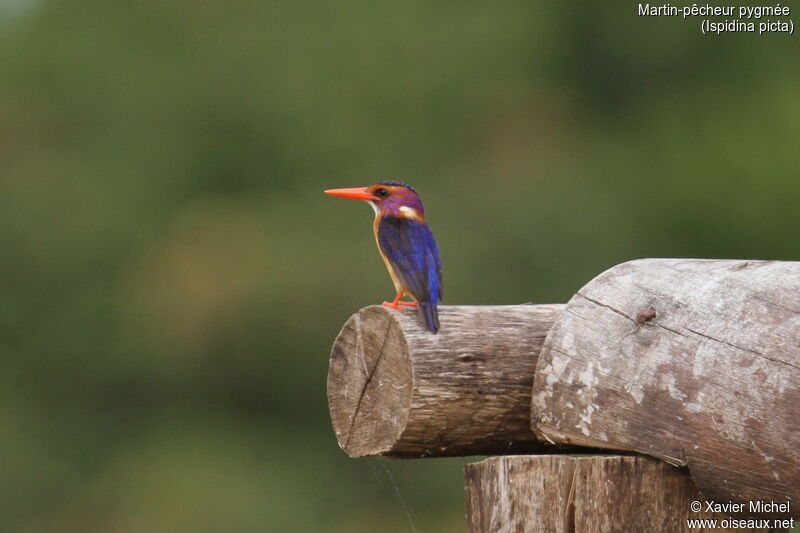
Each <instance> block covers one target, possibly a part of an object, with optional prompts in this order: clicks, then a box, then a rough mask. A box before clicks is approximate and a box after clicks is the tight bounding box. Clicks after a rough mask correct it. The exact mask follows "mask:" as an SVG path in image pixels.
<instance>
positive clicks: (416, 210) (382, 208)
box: [325, 181, 442, 333]
mask: <svg viewBox="0 0 800 533" xmlns="http://www.w3.org/2000/svg"><path fill="white" fill-rule="evenodd" d="M325 193H326V194H331V195H333V196H341V197H342V198H354V199H356V200H364V201H366V202H368V203H369V204H370V205H371V206H372V208H373V209H374V210H375V221H374V222H373V224H372V228H373V231H374V232H375V242H376V243H377V245H378V251H379V252H380V254H381V258H382V259H383V262H384V264H385V265H386V269H387V270H388V271H389V275H390V276H391V277H392V282H393V283H394V288H395V291H396V292H397V295H396V296H395V298H394V300H393V301H391V302H383V305H385V306H387V307H391V308H393V309H399V308H400V306H401V305H405V306H408V307H416V308H417V311H418V313H419V316H420V319H421V320H422V321H423V322H424V324H425V327H426V328H427V329H428V330H429V331H431V332H433V333H436V332H438V331H439V311H438V306H439V302H440V301H441V299H442V264H441V259H440V258H439V247H438V246H437V245H436V239H435V238H434V237H433V233H431V230H430V228H428V224H427V223H426V222H425V208H424V207H423V205H422V200H421V199H420V197H419V194H417V191H416V190H415V189H414V188H413V187H412V186H411V185H408V184H405V183H402V182H399V181H381V182H379V183H376V184H375V185H370V186H369V187H354V188H349V189H330V190H327V191H325ZM405 295H409V296H411V297H412V298H413V299H414V300H415V301H413V302H405V301H402V299H403V296H405Z"/></svg>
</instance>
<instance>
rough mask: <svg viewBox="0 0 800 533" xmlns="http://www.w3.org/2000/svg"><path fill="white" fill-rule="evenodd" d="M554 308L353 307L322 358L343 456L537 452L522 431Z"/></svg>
mask: <svg viewBox="0 0 800 533" xmlns="http://www.w3.org/2000/svg"><path fill="white" fill-rule="evenodd" d="M562 308H563V305H514V306H463V307H453V306H444V307H442V308H440V313H439V318H440V322H441V330H440V331H439V333H438V334H436V335H434V334H432V333H430V332H428V331H426V330H424V329H422V328H421V327H420V325H419V322H418V319H417V313H416V311H415V310H411V311H406V313H402V312H399V311H395V310H393V309H388V308H386V307H381V306H370V307H366V308H364V309H362V310H361V311H359V312H358V313H356V314H355V315H353V316H352V317H351V318H350V320H348V321H347V323H346V324H345V325H344V327H343V328H342V331H341V332H340V333H339V336H338V338H337V339H336V342H334V345H333V349H332V351H331V361H330V370H329V373H328V404H329V407H330V414H331V420H332V422H333V427H334V430H335V432H336V438H337V440H338V441H339V445H340V446H341V447H342V449H344V451H345V452H347V453H348V454H349V455H350V456H352V457H360V456H366V455H381V454H383V455H392V456H398V457H399V456H402V457H423V456H424V457H432V456H447V455H477V454H481V455H489V454H503V453H515V452H516V453H519V452H520V451H532V450H537V449H541V444H539V443H537V441H536V438H535V436H534V434H533V432H532V431H531V428H530V391H531V386H532V383H533V369H534V368H535V366H536V359H537V357H538V355H539V351H540V350H541V347H542V344H543V342H544V338H545V336H546V335H547V332H548V331H549V330H550V327H551V326H552V325H553V322H554V321H555V320H556V318H557V317H558V316H559V314H560V311H561V309H562Z"/></svg>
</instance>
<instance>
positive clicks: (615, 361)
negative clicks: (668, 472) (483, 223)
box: [531, 259, 800, 517]
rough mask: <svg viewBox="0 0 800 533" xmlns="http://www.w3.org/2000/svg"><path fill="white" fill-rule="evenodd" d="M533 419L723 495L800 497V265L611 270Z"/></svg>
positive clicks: (596, 287) (588, 298)
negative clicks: (641, 456)
mask: <svg viewBox="0 0 800 533" xmlns="http://www.w3.org/2000/svg"><path fill="white" fill-rule="evenodd" d="M531 415H532V418H531V420H532V427H533V429H534V430H535V431H536V432H537V433H538V434H539V435H540V436H541V437H543V438H547V439H550V440H552V441H554V442H559V443H572V444H580V445H585V446H594V447H601V448H606V449H618V450H626V451H637V452H641V453H645V454H649V455H652V456H654V457H658V458H661V459H663V460H665V461H668V462H670V463H672V464H675V465H680V466H688V467H689V470H690V472H691V475H692V477H693V478H694V480H695V483H696V485H697V487H698V488H699V490H700V491H701V492H702V493H703V494H704V495H705V496H706V497H707V498H710V499H714V500H717V501H728V500H733V501H738V502H747V501H750V500H752V501H759V500H765V501H775V502H783V503H785V502H786V501H787V500H789V499H791V500H792V501H794V502H800V263H796V262H773V261H729V260H696V259H689V260H686V259H681V260H678V259H658V260H655V259H649V260H639V261H633V262H629V263H625V264H622V265H619V266H616V267H614V268H612V269H610V270H608V271H607V272H605V273H604V274H602V275H600V276H598V277H597V278H595V279H594V280H592V281H591V282H590V283H589V284H588V285H586V286H585V287H583V288H582V289H581V290H580V291H579V292H578V293H577V294H576V295H575V296H574V297H573V298H572V299H571V300H570V302H569V303H568V305H567V308H566V309H565V310H564V312H563V314H562V315H561V318H560V320H559V321H558V323H557V324H556V325H555V326H554V327H553V329H552V331H551V333H550V336H549V337H548V339H547V341H546V345H545V347H544V349H543V350H542V353H541V355H540V357H539V361H538V366H537V371H536V377H535V381H534V386H533V393H532V411H531ZM798 511H800V503H795V504H794V508H792V509H791V514H792V515H793V516H795V517H797V516H798Z"/></svg>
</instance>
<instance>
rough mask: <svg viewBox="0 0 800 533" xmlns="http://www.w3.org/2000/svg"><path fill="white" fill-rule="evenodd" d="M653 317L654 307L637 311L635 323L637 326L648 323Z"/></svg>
mask: <svg viewBox="0 0 800 533" xmlns="http://www.w3.org/2000/svg"><path fill="white" fill-rule="evenodd" d="M655 317H656V309H655V307H648V308H647V309H645V310H644V311H639V314H638V315H636V321H637V322H638V323H639V324H644V323H645V322H650V321H651V320H653V319H654V318H655Z"/></svg>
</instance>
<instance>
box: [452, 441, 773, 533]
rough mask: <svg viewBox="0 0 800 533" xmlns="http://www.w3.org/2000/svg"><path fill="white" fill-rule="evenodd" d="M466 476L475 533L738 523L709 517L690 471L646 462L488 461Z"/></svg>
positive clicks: (577, 532) (470, 467)
mask: <svg viewBox="0 0 800 533" xmlns="http://www.w3.org/2000/svg"><path fill="white" fill-rule="evenodd" d="M464 477H465V488H466V503H467V525H468V530H469V531H470V533H507V532H509V533H510V532H526V533H619V532H625V531H631V532H639V531H641V532H679V531H690V529H689V528H688V527H687V526H688V523H687V520H688V519H717V520H719V521H721V520H723V519H725V518H728V517H730V516H734V517H737V516H736V515H729V514H724V513H710V512H705V509H704V507H705V504H704V503H703V497H702V496H701V495H700V493H699V492H698V491H697V489H696V488H695V487H694V485H693V484H692V480H691V478H690V476H689V475H688V473H687V472H686V470H685V469H679V468H675V467H673V466H670V465H668V464H666V463H663V462H661V461H657V460H655V459H652V458H649V457H643V456H588V457H580V456H569V455H521V456H503V457H491V458H489V459H485V460H483V461H481V462H479V463H469V464H467V465H465V466H464ZM694 501H700V502H701V505H702V507H701V511H700V512H693V511H692V508H691V505H692V502H694ZM737 518H739V519H741V517H737ZM718 525H721V522H718ZM691 531H715V532H719V531H734V530H733V529H725V528H723V527H718V528H708V529H705V528H696V529H691ZM735 531H768V530H767V529H763V528H759V529H746V528H745V529H736V530H735Z"/></svg>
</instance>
